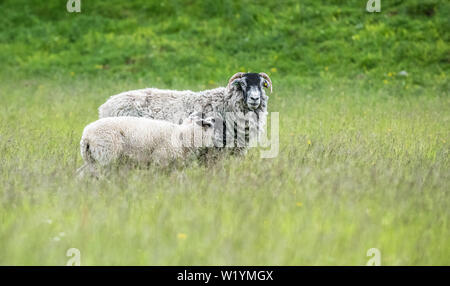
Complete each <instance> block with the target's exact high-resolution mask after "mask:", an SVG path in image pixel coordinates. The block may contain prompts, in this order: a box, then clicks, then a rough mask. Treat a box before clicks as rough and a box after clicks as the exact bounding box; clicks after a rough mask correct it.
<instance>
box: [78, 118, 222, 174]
mask: <svg viewBox="0 0 450 286" xmlns="http://www.w3.org/2000/svg"><path fill="white" fill-rule="evenodd" d="M214 122H215V120H214V118H212V117H209V118H206V119H202V118H201V117H199V116H198V115H197V114H193V115H191V116H189V117H188V118H186V119H185V120H184V121H183V123H182V124H181V125H177V124H174V123H171V122H168V121H161V120H154V119H149V118H142V117H128V116H123V117H109V118H102V119H99V120H97V121H95V122H92V123H91V124H89V125H87V126H86V127H85V128H84V131H83V135H82V137H81V141H80V149H81V157H82V158H83V160H84V162H85V163H84V165H83V166H81V167H80V168H79V169H78V171H77V172H78V173H80V175H82V176H83V175H84V173H85V171H86V169H87V171H88V172H90V173H91V174H93V175H98V171H99V167H106V166H111V165H112V164H113V163H115V162H121V161H122V162H123V159H125V160H128V161H131V162H134V163H137V164H150V163H152V164H156V165H159V166H167V165H169V164H170V163H172V162H174V161H179V160H185V159H188V158H190V157H194V156H195V155H196V153H197V151H199V150H200V149H202V148H203V147H208V146H212V137H213V130H214V128H213V126H214Z"/></svg>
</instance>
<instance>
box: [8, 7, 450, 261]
mask: <svg viewBox="0 0 450 286" xmlns="http://www.w3.org/2000/svg"><path fill="white" fill-rule="evenodd" d="M62 2H64V1H46V3H45V4H43V3H42V2H41V1H37V0H29V1H25V0H19V1H13V0H3V1H0V11H1V12H0V13H1V14H2V15H1V17H0V26H1V27H2V29H1V30H0V62H1V63H2V69H1V70H0V203H1V207H0V265H65V264H66V263H67V261H68V260H69V258H70V257H68V256H66V252H67V250H68V249H70V248H77V249H79V251H80V253H81V264H82V265H365V264H366V262H367V261H368V260H369V259H370V257H368V256H367V251H368V249H370V248H377V249H379V250H380V253H381V264H382V265H449V264H450V240H449V237H450V226H449V219H450V212H449V207H450V194H449V191H450V188H449V183H450V162H449V146H450V144H449V143H450V127H449V126H450V97H449V96H448V91H449V84H448V73H449V67H450V58H449V55H450V48H449V34H448V28H449V20H448V15H449V13H450V10H449V6H450V5H449V4H448V3H447V2H446V1H433V0H431V1H394V0H392V1H381V2H382V12H381V13H374V14H371V13H367V12H366V11H365V3H362V2H365V1H362V2H361V1H338V0H336V1H313V0H309V1H302V2H298V1H288V0H285V1H276V2H275V1H274V2H270V1H187V2H184V1H177V0H169V1H126V2H125V1H118V0H113V1H108V2H106V1H82V12H81V13H67V12H66V11H65V3H62ZM61 3H62V4H61ZM237 71H252V72H260V71H264V72H266V73H268V74H269V75H270V77H271V78H272V81H273V87H274V92H273V94H271V95H270V100H269V112H279V118H280V133H279V136H280V150H279V154H278V156H277V157H275V158H271V159H264V158H261V157H260V150H258V149H251V150H250V152H249V154H248V155H247V156H246V157H245V158H239V157H227V158H224V159H222V160H219V161H218V162H217V163H216V164H214V165H211V166H203V165H199V164H193V165H192V166H189V167H188V168H185V169H173V170H157V169H153V168H150V169H146V168H141V169H128V168H124V169H122V170H121V171H118V172H115V173H113V174H112V175H110V176H109V177H108V178H107V179H101V180H81V181H80V180H77V179H76V177H75V170H76V169H77V168H78V167H79V166H80V165H81V164H82V160H81V156H80V154H79V140H80V136H81V132H82V130H83V128H84V126H85V125H86V124H88V123H90V122H92V121H94V120H96V119H97V116H98V115H97V108H98V106H99V105H101V104H102V103H103V102H104V101H105V100H106V99H107V98H108V97H109V96H111V95H114V94H117V93H119V92H122V91H126V90H132V89H139V88H144V87H152V86H153V87H160V88H171V89H192V90H201V89H206V88H214V87H217V86H224V85H225V84H226V83H227V80H228V78H229V77H230V76H231V75H232V74H234V73H235V72H237ZM269 137H270V129H269Z"/></svg>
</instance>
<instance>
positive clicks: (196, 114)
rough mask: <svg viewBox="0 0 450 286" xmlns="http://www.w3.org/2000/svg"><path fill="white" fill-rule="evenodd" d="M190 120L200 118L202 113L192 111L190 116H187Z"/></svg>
mask: <svg viewBox="0 0 450 286" xmlns="http://www.w3.org/2000/svg"><path fill="white" fill-rule="evenodd" d="M189 117H190V118H196V117H198V118H202V112H201V111H194V112H192V113H191V114H189Z"/></svg>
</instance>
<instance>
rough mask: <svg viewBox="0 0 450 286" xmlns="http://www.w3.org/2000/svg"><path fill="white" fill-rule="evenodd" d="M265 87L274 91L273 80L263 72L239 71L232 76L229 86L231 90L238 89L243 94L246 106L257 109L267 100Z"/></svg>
mask: <svg viewBox="0 0 450 286" xmlns="http://www.w3.org/2000/svg"><path fill="white" fill-rule="evenodd" d="M265 88H270V92H272V81H271V80H270V77H269V76H268V75H267V74H265V73H263V72H262V73H243V72H239V73H237V74H235V75H233V76H232V77H231V78H230V80H229V81H228V86H227V89H228V90H229V91H233V90H236V91H238V92H240V93H241V94H242V100H243V103H244V106H245V107H246V108H248V109H249V110H257V109H258V108H259V107H260V106H261V105H262V103H265V102H266V101H267V98H268V97H267V96H266V92H265V91H264V89H265ZM264 106H265V104H264Z"/></svg>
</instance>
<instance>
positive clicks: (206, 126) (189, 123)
mask: <svg viewBox="0 0 450 286" xmlns="http://www.w3.org/2000/svg"><path fill="white" fill-rule="evenodd" d="M214 124H215V119H214V117H207V118H202V117H201V113H193V114H191V115H190V116H189V117H188V118H186V119H184V120H183V123H182V124H181V125H182V126H184V127H185V128H184V130H185V132H184V134H183V137H184V138H183V139H184V140H186V141H185V142H184V144H186V143H187V145H185V146H186V147H211V146H213V136H214Z"/></svg>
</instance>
